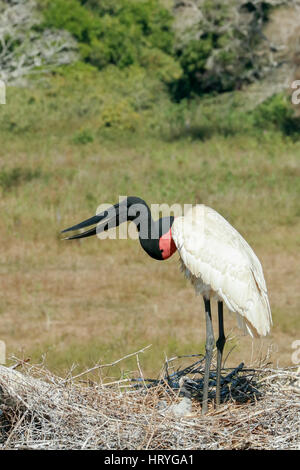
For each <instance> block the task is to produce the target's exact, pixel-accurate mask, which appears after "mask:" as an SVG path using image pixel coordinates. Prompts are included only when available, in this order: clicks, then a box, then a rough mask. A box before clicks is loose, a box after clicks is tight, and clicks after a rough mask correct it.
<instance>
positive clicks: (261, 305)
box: [172, 205, 272, 336]
mask: <svg viewBox="0 0 300 470" xmlns="http://www.w3.org/2000/svg"><path fill="white" fill-rule="evenodd" d="M172 237H173V239H174V242H175V244H176V247H177V249H178V251H179V253H180V257H181V259H182V262H183V264H184V266H185V267H186V268H187V269H188V271H189V272H190V273H191V275H192V276H193V283H194V285H195V288H196V290H197V279H198V280H200V281H201V282H202V283H204V284H206V285H207V286H210V288H211V289H212V290H213V291H214V292H215V293H216V294H217V295H218V296H219V297H220V298H221V299H222V300H224V302H225V303H226V305H227V307H228V308H229V310H231V311H233V312H236V313H237V314H239V315H240V316H241V317H242V318H241V320H242V323H243V325H244V327H246V330H247V331H248V332H249V333H250V334H254V335H255V336H259V335H266V334H267V333H268V332H269V330H270V327H271V324H272V319H271V310H270V306H269V301H268V295H267V288H266V283H265V279H264V276H263V271H262V267H261V264H260V262H259V260H258V258H257V256H256V255H255V253H254V252H253V250H252V248H251V247H250V246H249V245H248V243H247V242H246V241H245V240H244V239H243V237H242V236H241V235H240V234H239V233H238V232H237V230H235V229H234V228H233V227H232V226H231V225H230V224H229V223H228V222H227V221H226V220H225V219H224V218H223V217H222V216H221V215H220V214H218V213H217V212H216V211H214V210H213V209H211V208H209V207H207V206H204V205H197V206H194V207H193V208H192V209H191V210H190V211H189V212H188V213H187V214H186V215H185V216H184V217H177V218H176V219H175V220H174V223H173V225H172Z"/></svg>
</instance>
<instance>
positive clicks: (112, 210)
mask: <svg viewBox="0 0 300 470" xmlns="http://www.w3.org/2000/svg"><path fill="white" fill-rule="evenodd" d="M124 209H126V211H125V210H124ZM126 219H127V207H126V206H125V205H120V204H119V203H118V204H115V205H114V206H111V207H109V208H108V209H107V210H105V211H104V212H101V213H100V214H97V215H94V216H93V217H90V218H89V219H86V220H84V221H83V222H80V223H79V224H77V225H73V226H72V227H69V228H66V229H65V230H62V232H61V233H65V232H71V231H73V230H79V229H81V228H85V227H89V226H90V225H94V224H98V223H99V222H103V224H101V225H97V226H96V227H94V228H92V229H90V230H87V231H86V232H83V233H78V234H77V235H72V236H71V237H67V238H64V240H75V239H77V238H86V237H91V236H93V235H96V234H97V233H101V232H104V231H106V230H109V229H110V228H112V227H117V226H118V225H119V224H120V223H121V222H124V221H125V220H126Z"/></svg>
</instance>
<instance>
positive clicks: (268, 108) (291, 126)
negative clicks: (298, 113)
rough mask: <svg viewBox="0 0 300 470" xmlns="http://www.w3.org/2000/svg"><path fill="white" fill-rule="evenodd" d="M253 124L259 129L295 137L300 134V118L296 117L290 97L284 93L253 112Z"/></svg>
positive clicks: (275, 96) (265, 102)
mask: <svg viewBox="0 0 300 470" xmlns="http://www.w3.org/2000/svg"><path fill="white" fill-rule="evenodd" d="M253 122H254V125H255V126H256V127H258V128H262V129H263V128H273V129H277V130H279V131H281V132H283V134H285V135H290V136H294V137H295V136H297V135H299V132H300V118H299V117H295V115H294V110H293V108H292V106H291V103H290V101H289V96H288V95H286V94H284V93H279V94H277V95H274V96H272V97H271V98H269V99H267V100H266V101H264V102H263V103H262V104H261V105H259V106H258V107H257V108H256V109H255V110H254V111H253Z"/></svg>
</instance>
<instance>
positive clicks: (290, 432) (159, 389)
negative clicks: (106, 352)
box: [0, 350, 300, 450]
mask: <svg viewBox="0 0 300 470" xmlns="http://www.w3.org/2000/svg"><path fill="white" fill-rule="evenodd" d="M143 351H144V350H141V351H139V352H137V353H134V354H135V355H136V357H137V365H138V371H139V375H140V377H139V378H135V379H133V378H127V379H122V380H118V381H114V382H111V383H108V382H107V378H106V379H103V371H105V370H109V371H110V372H111V368H112V367H113V366H114V365H115V364H117V363H118V362H120V361H121V359H120V360H119V361H116V362H115V363H112V364H108V365H97V366H95V367H93V368H92V369H90V370H88V371H85V372H83V373H81V374H78V375H77V376H74V375H72V373H71V372H70V373H69V374H68V376H67V377H66V378H61V377H57V376H55V375H53V374H52V373H51V372H49V371H48V370H47V369H46V368H45V367H44V366H43V365H38V366H33V365H29V364H28V363H26V362H24V361H19V362H18V363H17V364H15V365H14V366H12V367H4V366H0V449H110V450H112V449H128V450H129V449H130V450H134V449H151V450H153V449H157V450H163V449H176V450H190V449H299V445H300V437H299V434H300V433H299V431H300V426H299V423H300V420H299V418H300V403H299V396H300V387H299V385H300V383H299V382H300V377H299V374H297V372H296V370H295V368H288V369H272V368H270V367H267V366H266V365H265V366H263V367H257V368H245V367H244V365H243V364H240V365H239V366H238V367H237V368H235V369H223V370H222V392H221V397H222V404H221V406H220V407H219V408H218V409H216V408H215V406H214V398H215V387H214V385H215V372H214V370H212V372H211V376H210V407H209V412H208V414H207V415H205V416H202V415H201V397H202V381H203V373H204V358H202V357H197V361H196V362H192V364H189V365H186V361H187V357H186V356H185V357H184V358H183V357H180V358H173V359H171V360H166V362H165V365H164V367H163V370H162V372H161V374H160V377H159V378H158V379H146V378H144V377H143V375H142V372H141V369H140V364H139V353H142V352H143ZM127 357H128V356H127ZM191 358H192V360H193V361H195V358H196V357H195V356H189V357H188V359H189V362H191ZM183 362H185V365H184V366H183ZM105 368H106V369H105ZM107 368H108V369H107ZM17 369H18V370H17ZM95 372H97V374H98V375H97V380H93V381H92V380H91V379H87V377H89V376H90V375H91V374H93V378H94V375H95Z"/></svg>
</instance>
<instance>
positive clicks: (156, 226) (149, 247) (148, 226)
mask: <svg viewBox="0 0 300 470" xmlns="http://www.w3.org/2000/svg"><path fill="white" fill-rule="evenodd" d="M126 221H132V222H134V223H135V225H136V227H137V230H138V232H139V239H140V243H141V246H142V248H143V249H144V250H145V251H146V252H147V253H148V255H149V256H151V257H152V258H154V259H157V260H164V259H167V258H169V257H170V256H171V255H172V254H173V253H174V252H175V251H176V246H175V243H174V241H173V239H172V234H171V226H172V224H173V221H174V217H173V216H170V217H163V218H161V219H159V220H157V221H154V220H153V219H152V216H151V211H150V209H149V207H148V205H147V204H146V202H145V201H144V200H143V199H141V198H139V197H135V196H130V197H127V198H125V199H124V200H122V201H121V202H119V203H117V204H115V205H113V206H111V207H109V208H108V209H106V210H105V211H103V212H101V213H100V214H97V215H95V216H94V217H91V218H90V219H87V220H84V221H83V222H80V223H79V224H77V225H73V226H72V227H69V228H67V229H65V230H63V233H64V232H69V231H73V230H79V229H82V228H85V227H89V226H90V225H95V224H97V226H96V227H94V228H92V229H90V230H87V231H86V232H83V233H79V234H77V235H73V236H71V237H68V238H67V240H74V239H78V238H85V237H90V236H92V235H96V234H99V233H101V232H103V231H107V230H109V229H110V228H113V227H117V226H119V225H120V224H121V223H123V222H126Z"/></svg>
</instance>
